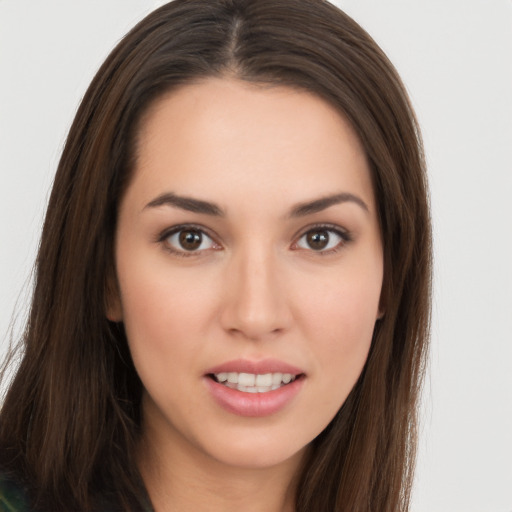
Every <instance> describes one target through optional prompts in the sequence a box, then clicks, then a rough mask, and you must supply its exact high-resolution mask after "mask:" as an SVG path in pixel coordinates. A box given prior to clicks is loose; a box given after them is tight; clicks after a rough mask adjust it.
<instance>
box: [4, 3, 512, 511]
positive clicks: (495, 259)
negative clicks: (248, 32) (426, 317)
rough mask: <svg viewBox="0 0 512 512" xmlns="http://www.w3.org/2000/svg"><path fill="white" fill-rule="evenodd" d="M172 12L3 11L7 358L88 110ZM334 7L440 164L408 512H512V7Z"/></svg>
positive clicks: (99, 8) (63, 7)
mask: <svg viewBox="0 0 512 512" xmlns="http://www.w3.org/2000/svg"><path fill="white" fill-rule="evenodd" d="M163 3H164V2H163V1H156V0H73V1H71V0H44V1H43V0H0V333H1V337H0V343H1V344H0V355H1V354H3V353H4V352H5V350H6V348H7V345H8V339H9V336H8V330H9V326H14V334H15V335H16V333H19V326H20V325H21V323H22V320H23V318H24V314H25V311H26V305H27V297H29V296H30V283H29V278H30V272H31V268H32V264H33V260H34V257H35V251H36V248H37V244H38V238H39V232H40V228H41V223H42V218H43V214H44V210H45V205H46V202H47V199H48V194H49V189H50V186H51V183H52V178H53V175H54V172H55V169H56V165H57V161H58V158H59V155H60V152H61V150H62V147H63V144H64V140H65V137H66V132H67V130H68V128H69V126H70V123H71V120H72V118H73V115H74V112H75V111H76V108H77V106H78V103H79V101H80V98H81V97H82V95H83V93H84V91H85V89H86V87H87V85H88V83H89V81H90V80H91V78H92V76H93V74H94V73H95V71H96V70H97V68H98V66H99V65H100V64H101V62H102V61H103V60H104V58H105V57H106V56H107V54H108V53H109V51H110V50H111V49H112V47H113V46H114V45H115V44H116V42H117V41H118V40H119V39H120V37H121V36H122V35H123V34H124V33H125V32H126V31H127V30H128V29H129V28H131V26H132V25H133V24H134V23H135V22H137V21H138V20H139V19H141V18H142V17H143V16H144V15H145V14H147V13H148V12H150V11H151V10H152V9H154V8H155V7H157V6H159V5H162V4H163ZM337 4H338V5H339V6H340V7H342V8H343V9H344V10H345V11H346V12H347V13H348V14H350V15H351V16H353V17H354V18H355V19H356V20H357V21H358V22H359V23H360V24H361V25H362V26H363V27H364V28H366V29H367V30H368V32H369V33H370V34H371V35H372V36H373V37H374V38H375V39H376V41H377V42H378V43H379V44H380V45H381V47H382V48H383V49H384V50H385V51H386V52H387V54H388V55H389V57H390V58H391V60H392V61H393V62H394V64H395V66H396V67H397V69H398V71H399V73H400V74H401V76H402V78H403V80H404V82H405V84H406V86H407V88H408V90H409V91H410V95H411V97H412V101H413V104H414V106H415V108H416V111H417V114H418V117H419V120H420V124H421V126H422V128H423V135H424V139H425V146H426V153H427V159H428V165H429V174H430V185H431V200H432V212H433V221H434V234H435V282H434V313H433V338H432V355H431V365H430V371H429V375H428V378H427V382H426V388H425V393H424V398H423V407H422V427H421V437H420V447H419V448H420V452H419V462H418V470H417V479H416V486H415V491H414V500H413V507H412V510H413V512H459V511H460V512H512V332H511V323H512V207H511V203H512V1H511V0H339V1H338V2H337ZM15 311H16V315H15V316H13V314H14V312H15ZM16 319H17V320H16ZM315 512H316V511H315Z"/></svg>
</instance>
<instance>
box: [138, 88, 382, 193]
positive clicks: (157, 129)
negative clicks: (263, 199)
mask: <svg viewBox="0 0 512 512" xmlns="http://www.w3.org/2000/svg"><path fill="white" fill-rule="evenodd" d="M132 184H133V185H134V186H136V187H137V188H138V189H140V192H141V193H143V194H145V195H146V196H149V195H151V194H155V193H157V192H159V191H160V192H161V191H162V190H163V189H169V188H171V189H172V191H173V192H177V193H189V192H193V193H194V194H197V195H199V196H208V195H211V194H212V193H216V194H217V195H220V196H223V195H224V196H225V198H226V199H227V198H228V196H229V193H230V191H235V192H236V191H238V192H239V193H246V194H248V193H249V194H266V195H268V194H271V195H273V196H274V197H275V198H276V199H278V198H279V197H282V193H283V192H286V193H287V195H289V196H290V197H293V198H294V200H297V201H300V200H303V199H304V200H307V199H308V198H309V197H310V196H311V195H322V194H327V193H332V191H333V188H336V189H345V188H347V189H356V190H357V191H358V192H359V193H360V194H365V195H367V196H372V195H373V194H372V190H371V189H372V187H371V179H370V173H369V169H368V165H367V160H366V156H365V153H364V150H363V148H362V145H361V143H360V141H359V139H358V137H357V136H356V134H355V133H354V130H353V129H352V127H351V126H350V124H349V123H348V122H347V121H346V120H345V119H344V118H343V116H342V115H341V114H340V113H339V112H338V111H336V110H335V109H334V108H333V107H332V106H331V105H329V104H328V103H327V102H325V101H324V100H322V99H320V98H319V97H317V96H315V95H313V94H311V93H309V92H306V91H301V90H296V89H292V88H289V87H281V86H262V85H256V84H251V83H246V82H242V81H238V80H234V79H217V78H215V79H213V78H212V79H208V80H204V81H201V82H198V83H194V84H189V85H186V86H184V87H181V88H179V89H177V90H174V91H172V92H170V93H168V94H167V95H165V96H164V97H162V98H160V99H159V100H157V101H156V102H155V103H154V104H153V105H152V106H151V108H150V109H149V110H148V112H147V113H146V115H145V116H144V118H143V119H142V121H141V124H140V131H139V134H138V144H137V161H136V168H135V176H134V180H133V183H132ZM340 191H341V190H340ZM347 191H351V190H347ZM352 191H353V190H352ZM300 196H304V197H300ZM222 199H223V198H222V197H218V200H219V201H222ZM366 200H367V201H368V202H370V203H371V201H372V197H366Z"/></svg>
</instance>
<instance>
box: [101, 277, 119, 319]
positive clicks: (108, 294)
mask: <svg viewBox="0 0 512 512" xmlns="http://www.w3.org/2000/svg"><path fill="white" fill-rule="evenodd" d="M105 316H106V317H107V319H108V320H110V321H111V322H116V323H118V322H122V321H123V308H122V304H121V295H120V293H119V285H118V284H117V280H116V279H115V278H114V277H109V278H108V279H107V282H106V284H105Z"/></svg>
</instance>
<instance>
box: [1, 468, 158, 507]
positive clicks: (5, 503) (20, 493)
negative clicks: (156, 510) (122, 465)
mask: <svg viewBox="0 0 512 512" xmlns="http://www.w3.org/2000/svg"><path fill="white" fill-rule="evenodd" d="M146 498H147V496H146ZM107 501H108V500H106V501H104V502H103V506H101V507H100V509H99V510H98V512H114V511H119V508H118V507H117V506H115V505H112V504H111V503H107ZM29 503H30V502H29V498H28V493H27V491H26V489H25V488H24V487H23V486H22V485H21V484H20V483H19V482H16V481H15V480H14V479H12V478H9V477H8V476H7V475H6V474H5V473H0V512H35V511H34V510H33V509H31V508H30V506H29ZM152 511H153V509H152V507H151V505H150V504H149V498H147V502H146V503H145V506H144V507H143V509H142V510H141V512H152Z"/></svg>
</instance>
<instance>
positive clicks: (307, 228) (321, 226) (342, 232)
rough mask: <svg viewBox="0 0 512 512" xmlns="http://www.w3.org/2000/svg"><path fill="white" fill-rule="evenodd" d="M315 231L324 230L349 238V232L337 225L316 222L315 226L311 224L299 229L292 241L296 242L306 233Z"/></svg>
mask: <svg viewBox="0 0 512 512" xmlns="http://www.w3.org/2000/svg"><path fill="white" fill-rule="evenodd" d="M315 229H319V230H320V229H324V230H325V231H334V232H335V233H338V234H339V235H341V236H343V237H345V238H351V234H350V231H349V230H348V229H346V228H343V227H341V226H339V225H337V224H332V223H329V222H327V223H326V222H323V223H322V222H318V223H315V224H311V225H309V226H305V227H303V228H301V229H300V230H299V231H297V233H296V234H295V235H294V237H293V239H294V240H298V239H300V238H302V237H303V236H304V235H305V234H306V233H309V232H310V231H313V230H315Z"/></svg>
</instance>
